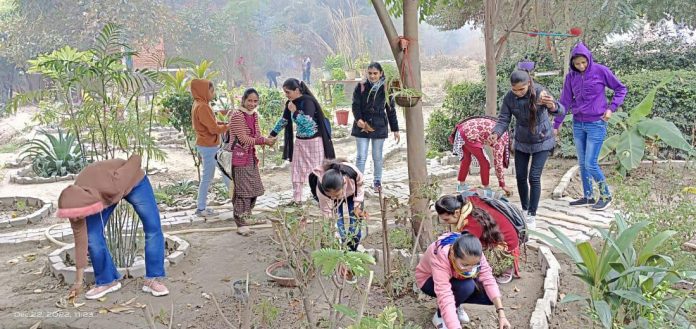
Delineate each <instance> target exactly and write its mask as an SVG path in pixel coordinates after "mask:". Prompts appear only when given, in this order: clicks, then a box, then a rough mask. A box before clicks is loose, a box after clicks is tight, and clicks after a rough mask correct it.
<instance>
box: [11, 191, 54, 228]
mask: <svg viewBox="0 0 696 329" xmlns="http://www.w3.org/2000/svg"><path fill="white" fill-rule="evenodd" d="M17 200H24V202H26V204H27V205H31V206H39V205H40V206H41V208H39V209H38V210H36V211H34V212H33V213H31V214H29V215H26V216H22V217H17V218H12V219H9V220H7V221H3V222H0V224H2V225H9V226H10V227H19V226H24V225H27V224H35V223H38V222H40V221H41V220H42V219H44V218H46V217H48V216H50V215H51V213H52V212H53V203H51V202H50V201H46V200H42V199H40V198H34V197H24V196H15V197H0V204H4V203H5V202H6V201H7V202H10V203H15V202H17Z"/></svg>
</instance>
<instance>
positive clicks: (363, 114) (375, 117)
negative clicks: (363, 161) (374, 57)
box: [351, 81, 399, 138]
mask: <svg viewBox="0 0 696 329" xmlns="http://www.w3.org/2000/svg"><path fill="white" fill-rule="evenodd" d="M370 89H372V83H370V82H369V81H365V82H361V83H359V84H358V85H357V86H356V87H355V91H354V92H353V117H354V118H355V121H353V131H352V132H351V135H352V136H355V137H361V138H387V137H389V131H390V130H391V131H399V122H398V120H397V118H396V109H395V107H394V99H393V98H392V99H390V100H389V104H388V105H387V102H386V95H385V93H384V86H382V87H380V88H379V90H378V91H377V92H376V93H370ZM360 119H362V120H363V121H365V122H367V123H369V124H370V126H372V128H374V129H375V131H373V132H371V133H366V132H363V131H362V128H360V127H358V120H360ZM387 123H388V124H389V128H391V129H387Z"/></svg>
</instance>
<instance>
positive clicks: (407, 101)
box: [387, 78, 423, 107]
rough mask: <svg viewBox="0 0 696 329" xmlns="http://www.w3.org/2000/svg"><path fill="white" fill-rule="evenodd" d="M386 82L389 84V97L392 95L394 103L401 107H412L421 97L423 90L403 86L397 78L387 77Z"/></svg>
mask: <svg viewBox="0 0 696 329" xmlns="http://www.w3.org/2000/svg"><path fill="white" fill-rule="evenodd" d="M387 83H388V85H389V97H393V98H394V101H395V102H396V104H397V105H399V106H401V107H413V106H415V105H416V104H418V102H419V101H420V100H421V98H422V97H423V92H421V91H418V90H416V89H413V88H406V87H403V86H402V84H401V80H399V79H395V78H392V79H387Z"/></svg>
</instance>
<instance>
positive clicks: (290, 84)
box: [283, 78, 316, 98]
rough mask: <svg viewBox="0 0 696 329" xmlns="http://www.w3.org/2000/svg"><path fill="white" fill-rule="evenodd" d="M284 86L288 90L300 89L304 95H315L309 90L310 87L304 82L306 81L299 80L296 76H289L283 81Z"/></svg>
mask: <svg viewBox="0 0 696 329" xmlns="http://www.w3.org/2000/svg"><path fill="white" fill-rule="evenodd" d="M283 88H285V89H287V90H298V89H299V90H300V93H301V94H302V95H307V96H312V98H316V97H314V94H312V92H311V91H310V90H309V87H307V85H306V84H305V83H304V81H300V80H297V79H295V78H289V79H287V80H285V82H283Z"/></svg>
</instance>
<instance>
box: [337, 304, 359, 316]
mask: <svg viewBox="0 0 696 329" xmlns="http://www.w3.org/2000/svg"><path fill="white" fill-rule="evenodd" d="M334 309H335V310H336V311H337V312H338V313H341V314H344V315H346V316H348V317H349V318H351V319H357V318H358V312H357V311H355V310H353V309H352V308H350V307H348V306H346V305H343V304H335V305H334Z"/></svg>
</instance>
